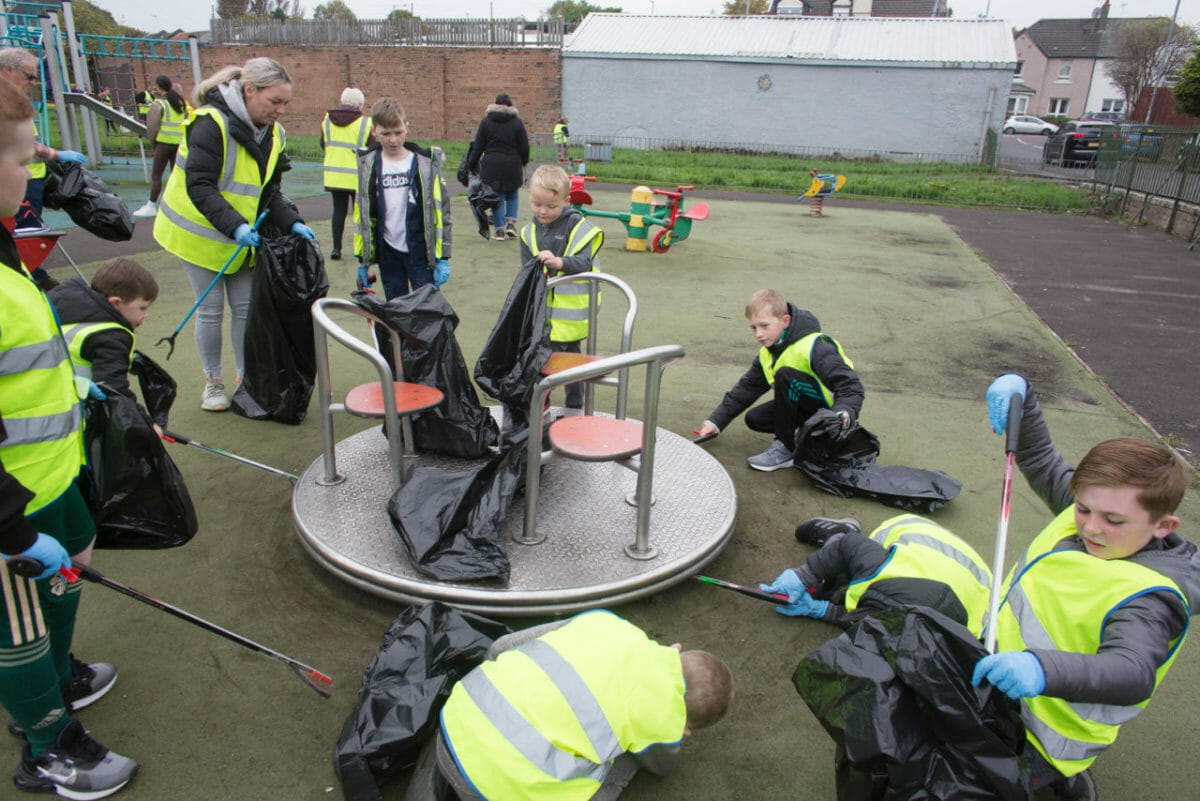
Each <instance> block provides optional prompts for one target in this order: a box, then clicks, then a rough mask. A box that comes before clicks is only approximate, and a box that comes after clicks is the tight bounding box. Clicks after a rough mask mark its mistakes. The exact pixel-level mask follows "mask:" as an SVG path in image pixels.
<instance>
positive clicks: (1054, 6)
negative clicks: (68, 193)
mask: <svg viewBox="0 0 1200 801" xmlns="http://www.w3.org/2000/svg"><path fill="white" fill-rule="evenodd" d="M590 1H591V2H592V5H596V6H609V5H611V6H618V7H620V8H622V9H623V10H624V11H626V12H627V13H631V14H650V13H654V14H709V13H716V12H717V11H719V10H720V8H721V7H722V2H721V0H624V2H622V0H590ZM93 2H94V3H95V4H96V5H98V6H100V7H101V8H104V9H107V10H108V11H111V12H112V14H113V16H114V17H116V19H117V21H118V22H121V23H124V24H126V25H132V26H133V27H135V28H141V29H142V30H146V31H157V30H160V29H164V28H165V29H168V30H174V29H175V28H183V29H184V30H207V29H208V20H209V17H210V16H211V14H212V5H206V4H205V3H204V2H203V0H195V1H194V2H190V3H179V4H178V5H176V4H173V3H172V4H169V5H172V6H173V8H171V9H167V8H166V7H165V6H163V4H162V0H93ZM319 2H320V0H301V6H302V7H303V8H304V11H305V14H306V16H311V14H312V10H313V8H314V7H315V6H316V5H318V3H319ZM343 2H345V3H346V4H347V5H348V6H350V8H352V9H353V10H354V13H355V14H357V15H358V16H359V17H362V18H364V19H377V18H382V17H385V16H387V14H388V12H389V11H391V10H392V9H393V8H411V9H412V11H413V13H415V14H416V15H417V16H421V17H457V16H462V17H486V16H488V15H489V13H490V14H493V15H495V16H497V17H525V18H526V19H536V18H537V17H538V15H539V14H540V13H541V11H542V10H543V9H545V8H547V7H549V5H550V4H551V2H553V0H491V2H489V0H411V2H396V3H393V2H389V1H388V0H343ZM1176 2H1177V0H1111V11H1110V16H1114V17H1135V16H1157V15H1162V16H1165V17H1169V16H1171V14H1172V13H1174V11H1175V5H1176ZM1178 3H1179V17H1178V19H1179V21H1180V22H1183V23H1187V24H1189V25H1195V24H1196V23H1200V0H1178ZM1099 4H1100V1H1099V0H950V8H951V9H953V10H954V16H955V17H957V18H959V19H969V18H973V17H978V16H981V15H983V14H984V13H985V12H986V14H987V15H988V16H990V17H993V18H997V19H1003V20H1007V21H1008V22H1009V23H1011V24H1012V25H1014V26H1016V27H1018V28H1024V27H1027V26H1029V25H1032V24H1033V23H1035V22H1037V21H1038V20H1039V19H1048V18H1056V17H1068V18H1070V17H1087V16H1090V15H1091V13H1092V10H1093V9H1094V8H1096V6H1098V5H1099Z"/></svg>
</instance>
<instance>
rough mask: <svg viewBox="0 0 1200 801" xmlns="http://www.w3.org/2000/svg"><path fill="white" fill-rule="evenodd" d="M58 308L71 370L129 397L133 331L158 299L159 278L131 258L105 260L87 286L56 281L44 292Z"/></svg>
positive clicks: (107, 388) (72, 282) (73, 282)
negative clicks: (54, 285)
mask: <svg viewBox="0 0 1200 801" xmlns="http://www.w3.org/2000/svg"><path fill="white" fill-rule="evenodd" d="M49 298H50V302H51V303H53V304H54V308H55V309H56V310H57V311H58V319H59V320H60V321H61V323H62V328H63V336H64V337H65V338H66V340H67V348H68V349H69V350H70V353H71V361H72V362H73V363H74V366H75V374H76V375H82V376H86V377H87V378H89V379H91V380H92V381H93V382H94V383H96V384H102V385H103V389H104V390H105V391H111V392H120V393H121V394H123V395H128V396H129V397H131V398H132V397H134V394H133V390H132V389H131V388H130V386H129V363H130V360H131V359H132V358H133V331H134V329H136V328H137V327H138V326H140V325H141V324H142V323H143V322H145V320H146V317H147V316H148V315H149V313H150V304H152V303H153V302H154V301H155V300H157V299H158V282H157V281H155V280H154V276H153V275H151V274H150V272H149V270H147V269H146V268H145V267H143V266H142V265H140V264H138V263H137V262H136V261H134V260H133V259H124V258H116V259H109V260H108V261H106V262H104V263H103V264H101V265H100V269H99V270H97V271H96V275H95V276H93V277H92V285H91V286H88V285H87V284H85V283H84V282H83V279H82V278H76V279H73V280H71V281H66V282H64V283H62V284H59V285H58V286H56V287H55V288H54V289H52V290H50V293H49Z"/></svg>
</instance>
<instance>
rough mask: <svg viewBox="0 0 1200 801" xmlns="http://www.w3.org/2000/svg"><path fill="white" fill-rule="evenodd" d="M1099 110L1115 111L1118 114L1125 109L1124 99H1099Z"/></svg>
mask: <svg viewBox="0 0 1200 801" xmlns="http://www.w3.org/2000/svg"><path fill="white" fill-rule="evenodd" d="M1100 110H1101V111H1115V112H1117V113H1118V114H1119V113H1121V112H1122V111H1124V110H1125V101H1124V100H1121V99H1116V100H1104V101H1101V103H1100Z"/></svg>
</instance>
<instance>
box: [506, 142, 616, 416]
mask: <svg viewBox="0 0 1200 801" xmlns="http://www.w3.org/2000/svg"><path fill="white" fill-rule="evenodd" d="M570 193H571V177H570V176H569V175H567V173H566V171H564V170H563V168H562V167H558V166H556V165H553V164H543V165H542V166H540V167H538V168H537V169H536V170H534V171H533V175H532V176H531V177H530V179H529V207H530V210H531V211H532V212H533V220H532V221H531V222H530V223H529V224H528V225H526V226H525V227H524V228H522V229H521V264H526V263H528V261H529V260H530V259H533V258H536V259H537V260H538V261H540V262H541V263H542V268H543V269H544V270H545V272H546V276H547V277H549V278H556V277H557V276H560V275H578V274H580V273H586V272H589V271H591V270H595V269H596V254H597V253H599V252H600V246H601V245H603V244H604V232H603V231H601V230H600V229H599V228H598V227H596V226H595V225H592V224H591V223H590V222H588V221H587V219H585V218H584V216H583V212H581V211H579V210H578V209H576V208H574V207H572V206H571V205H570V201H569V200H568V197H569V195H570ZM588 296H589V288H588V282H587V281H570V282H567V283H564V284H559V285H558V286H556V287H554V288H553V289H551V290H550V291H549V293H548V294H547V297H546V303H547V305H549V307H550V347H551V349H553V350H554V351H556V352H559V353H579V352H580V351H581V350H582V348H581V344H582V343H583V341H584V340H585V339H587V337H588V318H587V308H588ZM566 395H567V401H566V403H567V414H568V415H573V414H580V413H581V412H582V410H583V384H579V383H576V384H568V385H567V389H566Z"/></svg>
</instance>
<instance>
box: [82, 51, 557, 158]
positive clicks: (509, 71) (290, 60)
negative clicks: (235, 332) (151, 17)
mask: <svg viewBox="0 0 1200 801" xmlns="http://www.w3.org/2000/svg"><path fill="white" fill-rule="evenodd" d="M257 56H267V57H269V58H273V59H275V60H276V61H278V62H279V63H281V64H283V66H284V67H286V68H287V70H288V72H289V73H291V76H292V80H294V81H295V86H294V91H293V94H292V104H291V105H290V106H289V107H288V110H287V112H285V114H284V116H283V118H282V119H281V120H280V121H281V122H282V123H283V125H284V127H286V128H287V130H288V132H289V133H292V134H296V133H309V134H315V133H317V132H318V131H319V130H320V125H321V119H322V117H323V116H324V114H325V111H326V110H327V109H330V108H332V107H334V106H336V105H337V104H338V100H339V98H340V97H341V94H342V89H344V88H346V87H347V86H357V87H358V88H359V89H362V90H363V92H364V93H365V94H366V96H367V106H368V108H369V107H370V104H371V103H372V102H373V101H374V100H376V99H377V98H379V97H382V96H384V95H388V94H391V95H395V96H396V97H397V98H399V99H400V102H401V103H403V104H404V110H405V112H407V114H408V122H409V130H410V136H411V137H412V138H413V139H414V140H415V141H421V140H423V139H460V140H463V139H469V138H470V137H471V136H472V135H473V134H474V132H475V126H476V125H478V124H479V120H480V119H482V117H483V115H484V112H485V111H486V109H487V105H488V104H489V103H491V102H492V100H493V99H494V98H495V96H496V94H497V93H499V92H507V93H508V94H509V96H510V97H512V100H513V105H515V106H516V107H517V109H518V110H519V111H520V112H521V119H522V120H523V121H524V122H525V127H526V128H527V129H528V130H529V132H530V134H533V133H548V132H550V131H551V130H552V129H553V128H554V123H555V122H556V121H557V120H558V117H559V114H560V113H561V107H562V94H561V92H562V90H561V87H562V56H561V51H560V50H559V49H557V48H532V47H528V48H527V47H521V48H466V47H365V46H363V47H351V46H328V47H298V46H283V45H204V46H201V47H200V68H201V73H202V74H203V75H204V76H208V75H211V74H212V73H214V72H216V71H217V70H218V69H220V68H221V67H224V66H226V65H228V64H243V63H245V62H246V60H247V59H250V58H255V57H257ZM97 60H98V61H99V62H100V64H101V65H112V64H114V63H119V62H129V63H130V65H131V66H132V68H133V71H134V76H135V81H136V82H137V83H138V86H139V88H140V87H142V86H145V85H148V84H149V82H150V81H152V80H154V76H155V75H158V74H160V73H161V74H165V75H169V76H171V77H172V78H173V79H177V80H179V82H180V83H182V84H183V87H184V92H185V93H187V94H188V95H189V96H190V94H191V91H192V70H191V63H190V62H186V61H150V60H141V59H113V58H104V59H97Z"/></svg>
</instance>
